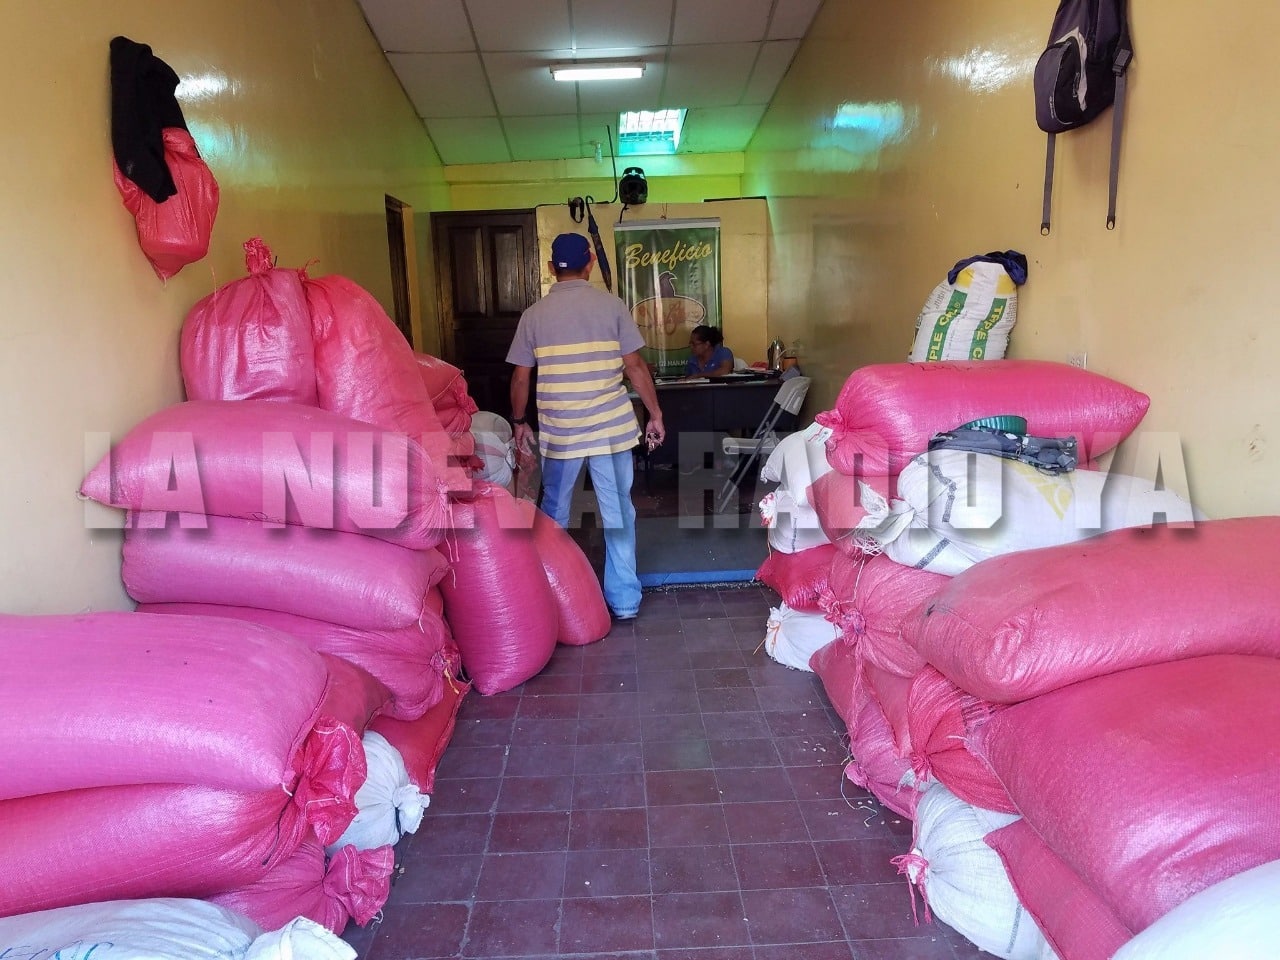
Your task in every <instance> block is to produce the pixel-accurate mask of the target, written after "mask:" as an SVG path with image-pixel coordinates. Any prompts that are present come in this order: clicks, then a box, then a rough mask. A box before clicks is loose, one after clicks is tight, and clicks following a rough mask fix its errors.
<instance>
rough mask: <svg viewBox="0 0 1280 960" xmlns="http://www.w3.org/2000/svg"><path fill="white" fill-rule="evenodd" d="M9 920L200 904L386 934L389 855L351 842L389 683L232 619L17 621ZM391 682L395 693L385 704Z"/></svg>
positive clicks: (3, 822)
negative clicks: (332, 665) (359, 686)
mask: <svg viewBox="0 0 1280 960" xmlns="http://www.w3.org/2000/svg"><path fill="white" fill-rule="evenodd" d="M0 642H3V644H4V645H5V647H6V648H7V649H8V650H9V653H10V656H9V657H8V658H7V664H8V665H7V667H6V669H5V671H4V672H3V673H2V674H0V699H2V700H3V702H4V703H6V704H9V705H10V706H11V708H12V709H10V710H9V711H8V714H9V715H8V716H7V717H6V737H5V739H4V744H3V745H0V766H2V767H3V769H4V770H5V777H4V783H3V785H2V786H0V835H2V836H3V847H4V852H5V855H4V857H3V858H0V915H3V916H11V915H15V914H23V913H30V912H34V911H40V910H47V909H52V908H55V907H62V906H68V905H72V904H81V903H90V902H96V901H101V900H111V899H129V898H149V897H196V898H207V899H211V900H213V901H215V902H217V903H219V904H221V905H224V906H227V907H229V908H231V909H234V910H236V911H237V912H240V913H243V914H244V915H246V916H248V917H249V918H250V919H252V920H253V921H254V922H255V923H258V924H260V925H262V926H264V927H278V926H281V925H283V924H284V923H287V922H288V921H289V920H291V919H292V918H294V917H296V916H306V917H308V918H310V919H312V920H314V921H316V922H318V923H321V924H323V925H325V926H326V927H328V928H329V929H331V930H334V931H338V930H341V929H342V927H343V926H345V924H346V923H347V921H348V918H353V919H355V920H356V921H357V922H359V923H365V922H368V920H369V919H371V918H372V917H373V916H374V915H375V914H376V913H377V911H378V910H379V909H380V908H381V905H382V903H383V901H384V900H385V899H386V896H387V893H388V891H389V879H390V873H391V867H392V853H391V849H390V848H389V847H382V848H379V849H375V850H369V851H357V850H356V849H355V848H353V847H346V848H344V849H343V850H341V851H339V854H338V855H337V856H335V857H334V858H333V859H332V860H331V861H330V862H328V863H327V864H326V861H325V858H324V854H323V849H322V847H323V844H326V843H331V842H333V841H335V840H336V839H337V838H338V837H339V836H341V834H342V832H343V831H344V830H345V829H346V827H347V825H348V824H349V823H350V821H351V820H352V818H353V816H354V815H355V812H356V810H355V805H354V802H353V797H354V794H355V792H356V790H357V788H358V786H359V785H360V783H361V782H362V781H363V780H364V777H365V772H366V768H365V758H364V752H363V750H362V747H361V744H360V739H359V734H358V733H357V732H356V730H355V729H353V728H352V727H351V726H350V725H349V724H348V722H346V721H348V720H354V721H356V722H360V719H361V718H360V714H361V713H362V712H363V711H364V710H366V709H369V707H368V706H364V705H361V704H360V703H359V702H358V701H359V700H360V699H361V697H362V696H363V699H364V700H365V702H366V703H372V702H376V701H377V699H378V697H379V691H378V690H377V689H376V686H375V687H373V688H371V689H370V690H368V691H366V692H365V693H363V694H361V692H360V691H350V690H348V691H345V692H339V691H338V690H337V689H336V686H337V685H336V684H335V681H334V680H333V679H332V678H331V675H330V670H329V666H328V665H327V664H326V662H325V659H324V658H323V656H322V655H320V654H317V653H315V652H313V651H311V650H308V649H307V648H306V647H305V646H303V645H302V644H300V643H298V642H296V641H294V640H292V639H290V638H289V637H287V636H284V635H283V634H280V633H277V632H276V631H273V630H270V629H267V628H264V627H259V626H256V625H254V624H249V623H244V622H242V621H238V620H233V619H207V618H200V617H188V616H168V617H158V616H149V615H144V614H136V613H100V614H88V615H80V616H57V617H0ZM385 695H386V694H385V689H384V690H382V691H381V696H384V697H385Z"/></svg>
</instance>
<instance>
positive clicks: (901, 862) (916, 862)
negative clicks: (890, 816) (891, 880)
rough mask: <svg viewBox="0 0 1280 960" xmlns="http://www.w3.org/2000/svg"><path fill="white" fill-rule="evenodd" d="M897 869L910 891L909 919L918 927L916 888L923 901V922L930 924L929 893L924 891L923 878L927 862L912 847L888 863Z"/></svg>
mask: <svg viewBox="0 0 1280 960" xmlns="http://www.w3.org/2000/svg"><path fill="white" fill-rule="evenodd" d="M889 862H890V863H891V864H893V865H894V866H895V867H897V868H898V874H899V875H901V876H905V877H906V878H907V887H908V888H909V889H910V890H911V919H912V921H913V922H914V923H915V925H916V926H917V927H918V926H920V915H919V913H918V911H917V909H916V888H917V887H918V888H919V889H920V899H921V900H923V901H924V922H925V923H932V922H933V915H932V914H931V913H930V912H929V891H928V890H926V889H925V886H924V877H925V873H926V872H927V871H928V869H929V861H928V860H926V859H925V858H924V855H923V854H921V853H920V850H919V848H918V847H912V848H911V852H910V853H904V854H902V855H901V856H897V857H894V858H893V859H892V860H890V861H889Z"/></svg>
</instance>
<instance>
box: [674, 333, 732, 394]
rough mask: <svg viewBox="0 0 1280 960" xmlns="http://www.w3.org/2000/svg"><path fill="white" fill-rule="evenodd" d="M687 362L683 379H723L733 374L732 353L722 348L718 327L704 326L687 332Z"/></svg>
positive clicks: (721, 338)
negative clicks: (688, 354)
mask: <svg viewBox="0 0 1280 960" xmlns="http://www.w3.org/2000/svg"><path fill="white" fill-rule="evenodd" d="M689 352H690V353H691V354H692V356H690V357H689V362H688V363H687V364H686V365H685V379H686V380H692V379H696V378H698V377H723V376H724V375H725V374H726V373H732V372H733V351H732V350H730V349H729V348H728V347H726V346H724V334H722V333H721V332H720V330H719V328H718V327H709V326H707V325H706V324H702V325H701V326H697V327H694V328H693V330H691V331H690V332H689Z"/></svg>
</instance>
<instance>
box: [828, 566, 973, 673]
mask: <svg viewBox="0 0 1280 960" xmlns="http://www.w3.org/2000/svg"><path fill="white" fill-rule="evenodd" d="M832 549H833V551H834V548H832ZM830 573H831V575H830V578H829V579H830V582H829V585H828V589H827V590H826V591H824V592H823V594H822V596H821V597H820V598H819V606H820V607H821V608H822V611H823V612H824V613H825V614H826V615H827V619H828V620H830V621H831V622H832V623H834V624H835V625H836V626H838V627H839V628H840V631H841V634H842V635H843V636H844V637H845V638H847V639H848V640H849V641H850V642H853V643H857V644H858V645H859V648H860V649H861V652H862V655H863V657H864V658H865V659H866V662H867V663H869V664H872V665H873V666H876V667H879V668H880V669H881V670H885V671H888V672H889V673H892V674H896V675H898V676H900V677H913V676H915V675H916V674H917V673H919V672H920V671H921V670H922V669H924V665H925V661H924V658H923V657H921V656H920V654H919V653H917V652H916V649H915V647H913V646H912V645H911V644H910V643H909V642H908V641H907V639H906V638H905V636H904V634H903V626H904V624H906V623H908V622H910V620H911V616H912V614H914V613H915V612H916V611H918V610H919V609H920V608H921V606H922V605H924V604H925V603H926V602H928V601H929V600H930V599H931V598H932V597H933V595H934V594H935V593H936V592H937V591H938V590H939V589H941V588H942V587H944V586H945V585H946V584H947V582H948V581H949V579H950V578H949V577H945V576H943V575H942V574H938V573H930V572H928V571H927V570H916V569H914V568H912V567H907V566H903V565H902V564H900V563H896V562H894V561H893V560H890V559H889V558H888V557H886V556H884V555H883V554H881V555H879V556H874V557H865V556H860V557H851V556H849V555H848V554H845V553H840V552H834V559H833V560H832V562H831V567H830Z"/></svg>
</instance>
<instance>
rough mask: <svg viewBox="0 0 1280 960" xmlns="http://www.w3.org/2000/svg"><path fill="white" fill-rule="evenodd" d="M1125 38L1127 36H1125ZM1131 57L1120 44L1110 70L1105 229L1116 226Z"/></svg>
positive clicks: (1130, 53)
mask: <svg viewBox="0 0 1280 960" xmlns="http://www.w3.org/2000/svg"><path fill="white" fill-rule="evenodd" d="M1126 39H1127V38H1126ZM1132 59H1133V50H1131V49H1130V48H1129V47H1128V44H1127V43H1126V44H1122V45H1121V47H1120V49H1118V50H1117V51H1116V60H1115V63H1114V64H1113V65H1112V68H1111V69H1112V70H1113V71H1115V75H1116V99H1115V109H1114V110H1113V111H1112V116H1111V187H1110V194H1109V196H1108V198H1107V229H1108V230H1114V229H1115V228H1116V195H1117V194H1118V193H1119V192H1120V135H1121V132H1122V131H1123V129H1124V95H1125V89H1126V88H1127V87H1128V85H1129V84H1128V78H1127V74H1128V70H1129V61H1130V60H1132Z"/></svg>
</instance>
